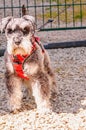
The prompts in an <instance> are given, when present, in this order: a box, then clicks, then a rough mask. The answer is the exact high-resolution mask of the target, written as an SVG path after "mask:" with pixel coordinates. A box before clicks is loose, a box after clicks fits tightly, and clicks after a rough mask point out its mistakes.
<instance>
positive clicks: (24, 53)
mask: <svg viewBox="0 0 86 130" xmlns="http://www.w3.org/2000/svg"><path fill="white" fill-rule="evenodd" d="M12 54H13V55H17V54H20V55H26V54H27V52H26V51H25V50H24V49H23V48H21V47H18V48H14V49H13V51H12Z"/></svg>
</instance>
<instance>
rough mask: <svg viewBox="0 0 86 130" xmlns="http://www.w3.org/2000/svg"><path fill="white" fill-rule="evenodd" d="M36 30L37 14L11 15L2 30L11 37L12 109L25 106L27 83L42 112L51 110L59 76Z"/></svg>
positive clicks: (8, 57)
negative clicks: (23, 102)
mask: <svg viewBox="0 0 86 130" xmlns="http://www.w3.org/2000/svg"><path fill="white" fill-rule="evenodd" d="M35 30H36V24H35V19H34V17H33V16H29V15H24V16H22V17H21V18H14V17H11V16H9V17H6V18H3V19H2V20H1V32H5V35H6V39H7V48H6V51H5V54H4V57H5V66H6V72H5V79H6V80H5V81H6V86H7V90H8V94H9V100H8V108H9V110H10V111H11V112H13V111H17V110H19V109H20V108H21V101H22V98H23V93H22V91H21V87H22V86H26V87H27V88H28V90H30V92H31V93H32V95H33V96H34V98H35V102H36V104H37V110H38V111H39V112H46V111H49V110H50V109H51V104H50V101H49V99H50V95H51V89H54V86H55V76H54V73H53V70H52V67H51V65H50V59H49V55H48V53H47V51H46V50H45V49H44V47H43V45H42V44H41V42H40V39H39V38H38V37H35Z"/></svg>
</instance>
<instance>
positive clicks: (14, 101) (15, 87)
mask: <svg viewBox="0 0 86 130" xmlns="http://www.w3.org/2000/svg"><path fill="white" fill-rule="evenodd" d="M21 84H22V82H21V79H19V78H18V77H16V76H15V75H13V74H11V75H10V74H8V72H6V86H7V89H8V94H9V98H8V109H9V110H10V111H11V112H12V111H14V112H16V110H18V109H19V108H20V107H21V99H22V92H21Z"/></svg>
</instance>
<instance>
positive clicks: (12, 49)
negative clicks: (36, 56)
mask: <svg viewBox="0 0 86 130" xmlns="http://www.w3.org/2000/svg"><path fill="white" fill-rule="evenodd" d="M28 39H29V38H28V37H27V38H23V40H22V42H21V43H20V45H19V46H16V45H15V43H13V40H12V39H10V40H8V44H7V51H8V53H9V54H12V55H17V54H20V55H27V54H30V52H31V49H32V43H31V41H30V40H28Z"/></svg>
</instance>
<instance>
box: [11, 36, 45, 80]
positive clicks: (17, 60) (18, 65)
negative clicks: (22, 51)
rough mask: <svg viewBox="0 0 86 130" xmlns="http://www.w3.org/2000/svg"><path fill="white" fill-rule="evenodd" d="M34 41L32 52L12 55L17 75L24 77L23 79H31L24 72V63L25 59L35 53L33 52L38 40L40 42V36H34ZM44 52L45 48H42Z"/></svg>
mask: <svg viewBox="0 0 86 130" xmlns="http://www.w3.org/2000/svg"><path fill="white" fill-rule="evenodd" d="M32 40H33V41H32V43H33V46H32V50H31V52H30V54H28V55H19V54H18V55H15V56H12V61H13V67H14V70H15V73H16V74H17V76H19V77H21V78H23V79H27V80H29V77H28V76H27V75H25V74H24V71H23V68H22V66H23V63H24V61H25V60H26V59H27V58H28V57H29V56H31V55H32V54H33V52H34V51H35V50H36V49H37V47H36V42H37V43H39V38H38V37H34V38H33V39H32ZM42 52H44V49H42Z"/></svg>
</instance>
